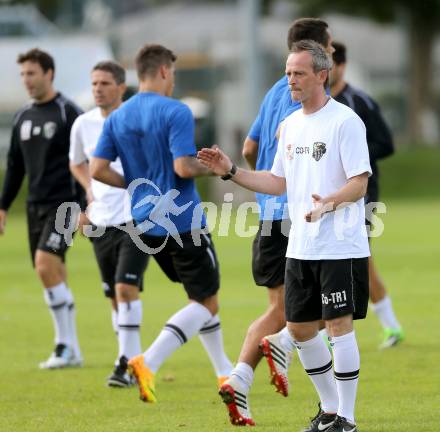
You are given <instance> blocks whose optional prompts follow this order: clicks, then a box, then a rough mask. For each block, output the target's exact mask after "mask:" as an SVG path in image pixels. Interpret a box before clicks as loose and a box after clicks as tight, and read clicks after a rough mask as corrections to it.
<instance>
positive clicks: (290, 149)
mask: <svg viewBox="0 0 440 432" xmlns="http://www.w3.org/2000/svg"><path fill="white" fill-rule="evenodd" d="M286 158H287V159H288V160H292V159H293V144H287V145H286Z"/></svg>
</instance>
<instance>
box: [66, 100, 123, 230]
mask: <svg viewBox="0 0 440 432" xmlns="http://www.w3.org/2000/svg"><path fill="white" fill-rule="evenodd" d="M104 121H105V118H104V117H103V116H102V114H101V110H100V109H99V108H94V109H92V110H90V111H88V112H86V113H84V114H82V115H80V116H79V117H77V118H76V120H75V122H74V123H73V126H72V130H71V132H70V151H69V159H70V161H71V162H72V163H73V164H75V165H79V164H81V163H83V162H86V161H87V160H90V158H91V156H92V155H93V152H94V150H95V147H96V145H97V143H98V139H99V136H100V135H101V132H102V128H103V126H104ZM110 166H111V167H112V168H113V169H114V170H115V171H117V172H118V173H119V174H121V175H123V171H122V165H121V161H120V160H119V158H118V159H116V160H115V161H114V162H111V164H110ZM91 189H92V194H93V201H92V203H91V204H90V205H89V206H88V208H87V216H88V218H89V219H90V221H91V222H92V223H93V224H95V225H97V226H113V225H120V224H123V223H126V222H128V221H130V220H132V217H131V214H130V196H129V194H128V192H127V190H126V189H120V188H116V187H113V186H109V185H106V184H104V183H101V182H99V181H97V180H93V179H92V181H91Z"/></svg>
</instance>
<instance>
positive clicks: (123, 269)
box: [91, 226, 149, 298]
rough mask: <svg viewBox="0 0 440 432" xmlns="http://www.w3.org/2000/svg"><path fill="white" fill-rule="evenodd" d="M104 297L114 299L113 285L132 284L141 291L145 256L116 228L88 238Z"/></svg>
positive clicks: (145, 265)
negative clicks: (93, 253) (93, 252)
mask: <svg viewBox="0 0 440 432" xmlns="http://www.w3.org/2000/svg"><path fill="white" fill-rule="evenodd" d="M91 241H92V243H93V249H94V251H95V256H96V260H97V262H98V267H99V271H100V273H101V280H102V287H103V289H104V295H105V296H106V297H109V298H114V297H115V294H116V293H115V285H116V284H117V283H123V284H127V285H135V286H137V287H139V289H140V290H141V291H142V289H143V287H142V285H143V277H144V272H145V269H146V268H147V264H148V259H149V256H148V255H147V254H145V253H144V252H143V251H142V250H140V249H139V248H138V247H137V246H136V245H135V244H134V242H133V240H132V239H131V237H130V235H129V234H128V233H127V232H125V231H123V230H121V229H119V228H118V227H117V226H114V227H106V229H105V233H104V234H103V235H102V236H100V237H94V238H91Z"/></svg>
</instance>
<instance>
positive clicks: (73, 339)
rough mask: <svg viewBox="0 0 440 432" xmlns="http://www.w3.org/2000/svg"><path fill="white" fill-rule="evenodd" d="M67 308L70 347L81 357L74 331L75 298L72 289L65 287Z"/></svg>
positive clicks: (76, 355) (77, 356)
mask: <svg viewBox="0 0 440 432" xmlns="http://www.w3.org/2000/svg"><path fill="white" fill-rule="evenodd" d="M66 288H67V308H68V311H69V334H70V342H71V344H72V349H73V352H74V354H75V357H76V358H78V359H80V358H81V350H80V348H79V342H78V334H77V331H76V308H75V300H74V298H73V293H72V290H71V289H70V288H69V287H67V286H66Z"/></svg>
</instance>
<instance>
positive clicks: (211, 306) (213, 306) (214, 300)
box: [198, 294, 219, 316]
mask: <svg viewBox="0 0 440 432" xmlns="http://www.w3.org/2000/svg"><path fill="white" fill-rule="evenodd" d="M198 303H200V304H202V305H203V306H205V307H206V309H208V310H209V312H211V315H212V316H214V315H217V313H218V310H219V305H218V297H217V294H214V295H213V296H210V297H207V298H206V299H204V300H202V301H199V302H198Z"/></svg>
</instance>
